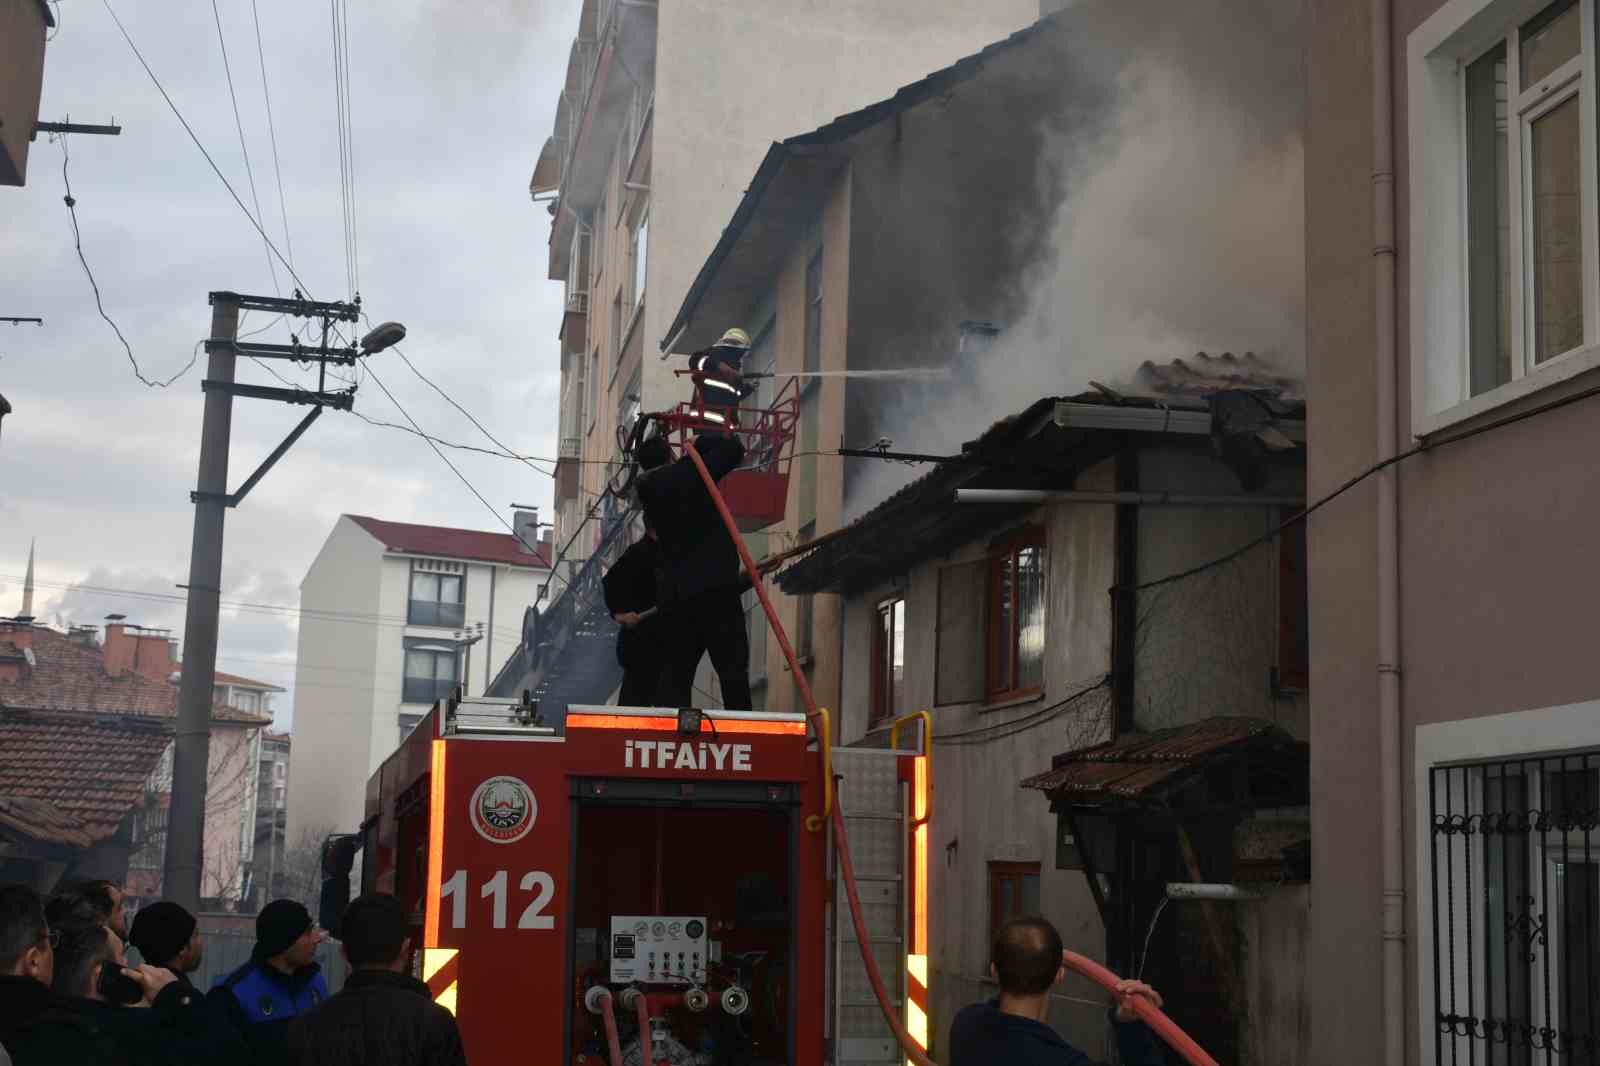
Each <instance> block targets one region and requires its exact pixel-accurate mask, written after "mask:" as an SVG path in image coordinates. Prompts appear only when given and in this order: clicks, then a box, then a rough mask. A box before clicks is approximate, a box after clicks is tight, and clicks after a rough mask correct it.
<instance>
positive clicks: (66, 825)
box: [0, 710, 172, 847]
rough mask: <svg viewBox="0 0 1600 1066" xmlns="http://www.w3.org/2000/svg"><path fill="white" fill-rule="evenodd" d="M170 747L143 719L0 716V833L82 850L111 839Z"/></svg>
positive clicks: (154, 724)
mask: <svg viewBox="0 0 1600 1066" xmlns="http://www.w3.org/2000/svg"><path fill="white" fill-rule="evenodd" d="M171 742H172V726H171V723H170V722H169V721H166V720H162V719H158V718H151V717H148V716H126V715H105V714H81V713H73V712H68V711H16V710H0V827H4V828H5V829H7V830H9V831H11V832H14V833H21V834H23V835H25V836H29V837H32V838H33V839H35V840H43V841H48V842H53V843H63V844H74V845H77V846H79V847H85V846H88V845H91V844H94V843H97V842H98V841H101V840H104V839H105V838H106V837H109V836H110V835H111V834H112V833H114V832H116V829H117V825H118V823H120V822H121V821H122V819H123V818H124V817H125V816H126V815H127V813H128V812H129V811H130V810H132V809H133V807H134V805H135V804H137V803H138V802H139V801H140V799H141V797H143V796H144V791H145V782H146V780H147V779H148V778H149V776H150V774H151V772H152V771H154V770H155V768H156V765H157V764H158V763H159V762H160V761H161V755H162V752H164V751H166V749H167V745H168V744H170V743H171Z"/></svg>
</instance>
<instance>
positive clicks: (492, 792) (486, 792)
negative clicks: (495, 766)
mask: <svg viewBox="0 0 1600 1066" xmlns="http://www.w3.org/2000/svg"><path fill="white" fill-rule="evenodd" d="M538 816H539V803H538V801H537V800H535V799H534V798H533V789H531V788H529V787H528V786H527V784H526V783H525V782H523V781H521V780H519V779H517V778H515V777H491V778H489V779H488V780H487V781H485V782H484V783H483V784H481V785H479V786H478V787H477V789H476V790H475V791H474V792H473V793H472V804H471V809H470V810H469V811H468V812H467V817H468V818H470V819H471V821H472V828H474V829H476V830H477V831H478V835H479V836H481V837H483V839H485V840H487V841H489V842H490V843H493V844H515V843H516V842H517V841H519V840H521V839H522V838H523V837H525V836H527V835H528V830H530V829H532V828H533V821H534V819H535V818H537V817H538Z"/></svg>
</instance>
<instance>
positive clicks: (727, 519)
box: [323, 376, 1216, 1066]
mask: <svg viewBox="0 0 1600 1066" xmlns="http://www.w3.org/2000/svg"><path fill="white" fill-rule="evenodd" d="M692 384H693V388H694V395H693V398H692V399H691V401H690V402H689V403H687V404H683V405H680V406H679V407H678V408H677V409H675V411H673V412H667V413H664V414H661V415H654V416H651V418H652V419H654V420H656V422H657V423H658V424H659V426H660V427H661V429H662V430H663V431H664V432H665V434H666V435H667V437H668V438H669V439H670V440H671V441H672V446H673V448H674V450H675V452H677V453H678V454H679V455H681V456H682V457H684V458H688V459H691V460H692V461H693V463H694V464H695V466H696V467H697V469H698V471H699V473H700V476H701V478H702V481H703V483H704V485H705V488H706V491H707V493H708V494H709V496H710V497H711V499H712V501H713V502H714V503H715V504H716V507H717V510H718V512H719V514H720V516H721V518H722V520H723V522H724V524H725V526H726V528H727V530H728V533H729V536H730V537H731V538H732V539H733V542H734V544H735V545H736V547H737V548H738V551H739V555H740V559H741V561H742V563H743V565H744V568H745V571H746V573H747V574H748V575H749V576H750V578H751V581H752V584H753V586H754V589H755V592H756V595H757V598H758V599H759V600H760V602H761V606H762V610H763V611H764V613H765V615H766V617H767V620H768V622H769V624H770V626H771V629H772V635H773V637H774V639H775V640H776V642H777V644H778V646H779V648H780V649H781V650H782V652H783V655H784V657H785V659H786V660H787V661H788V664H789V668H790V672H791V676H792V677H793V678H794V683H795V686H796V689H797V690H798V693H799V695H800V701H801V703H802V704H803V706H804V707H805V713H804V714H782V713H768V712H760V711H731V710H705V709H699V708H672V709H662V708H630V707H606V706H582V705H579V706H568V707H566V708H564V712H563V713H562V714H561V715H560V721H559V722H551V723H546V722H545V721H543V719H542V718H541V717H540V714H539V711H538V708H537V705H536V704H535V703H534V702H533V699H532V694H531V693H527V692H524V693H523V695H522V697H521V699H520V700H506V699H489V698H485V699H479V700H472V701H465V700H462V699H460V698H459V694H458V696H457V697H456V698H452V699H451V700H448V701H445V702H442V703H439V704H436V705H435V706H434V708H433V709H432V711H431V712H430V713H429V714H428V716H427V717H426V718H424V719H423V720H422V722H420V723H419V724H418V725H417V726H416V727H414V728H413V730H412V731H411V733H410V734H409V735H408V736H407V737H406V739H405V740H404V741H403V742H402V743H401V745H400V747H399V748H398V749H397V750H396V751H395V752H394V754H393V755H391V756H390V757H389V758H388V759H387V760H386V761H385V762H384V763H383V765H382V766H381V767H380V768H379V769H378V771H377V772H376V773H375V774H373V775H372V777H371V778H370V780H369V781H368V782H367V789H366V804H365V814H364V819H363V822H362V825H361V828H360V832H359V834H356V835H353V836H350V837H345V838H342V839H340V840H338V841H337V842H336V844H335V846H334V847H332V848H330V849H327V850H325V852H324V861H325V872H328V873H332V874H333V876H332V877H330V878H329V879H328V882H327V886H332V890H331V891H329V890H327V887H326V886H325V892H324V900H323V902H324V907H323V924H324V926H326V927H328V928H335V926H336V916H337V913H338V911H339V909H340V904H341V903H342V902H343V899H342V897H343V896H345V895H347V894H348V891H349V881H348V874H349V871H350V869H351V868H352V866H353V863H354V858H355V855H356V853H357V852H359V854H360V856H361V860H362V862H361V888H362V891H363V892H373V891H381V892H388V893H391V894H393V895H395V896H396V897H398V898H399V899H400V900H401V902H402V903H403V904H404V905H405V906H406V907H407V908H408V909H409V912H410V914H411V920H412V936H411V943H412V945H413V948H414V951H413V958H412V968H413V973H414V974H415V975H416V976H417V977H418V978H420V979H421V980H423V981H424V982H426V984H427V986H428V989H429V991H430V993H431V994H432V995H433V997H434V999H435V1000H436V1001H437V1002H438V1003H440V1004H441V1005H443V1006H444V1007H445V1008H447V1009H448V1010H450V1011H452V1012H453V1013H454V1014H455V1016H456V1019H457V1022H458V1024H459V1026H460V1029H461V1034H462V1039H463V1042H464V1043H465V1046H466V1052H467V1057H468V1059H469V1061H471V1062H472V1063H474V1064H475V1066H512V1064H517V1066H600V1064H605V1066H813V1064H820V1063H829V1064H831V1066H868V1064H882V1066H888V1064H891V1063H900V1062H910V1063H912V1064H915V1066H932V1063H931V1060H929V1058H928V1057H927V1054H926V1050H925V1049H926V1048H927V1046H928V1033H929V1019H928V1013H927V986H928V919H929V911H930V902H929V894H928V831H929V826H928V823H929V817H930V812H931V811H932V804H931V792H932V787H933V780H932V777H933V769H932V763H931V759H930V758H929V750H930V745H931V744H932V740H933V736H932V728H931V726H932V721H931V718H930V717H929V715H928V713H927V712H921V713H919V714H913V715H909V716H907V717H906V718H904V719H901V720H899V721H897V722H895V723H894V725H893V727H892V729H891V732H890V738H889V746H888V748H887V749H872V748H845V749H835V748H834V747H833V746H832V735H831V727H830V724H829V716H828V714H827V712H826V711H825V710H823V709H821V708H819V707H817V705H816V701H815V700H814V698H813V697H812V694H811V690H810V686H809V685H808V684H807V682H806V679H805V674H804V672H803V671H802V670H801V668H800V665H799V662H798V660H797V659H796V657H795V654H794V649H793V647H792V646H791V645H790V643H789V640H788V637H787V635H786V634H785V633H784V630H783V626H782V625H781V624H780V622H779V620H778V616H777V613H776V612H775V611H774V609H773V606H772V603H771V600H770V599H769V597H768V596H767V593H766V591H765V590H764V588H763V587H762V584H761V581H760V573H761V570H760V568H758V566H757V565H756V563H755V561H754V560H753V559H752V558H751V556H750V553H749V551H748V549H747V548H746V546H745V543H744V539H743V537H742V535H741V531H742V530H748V529H755V528H761V527H762V526H764V525H768V524H770V523H771V522H773V521H776V520H777V519H778V518H781V517H782V514H783V501H784V499H785V498H786V495H787V484H788V470H789V465H790V462H791V461H792V458H793V431H794V425H795V421H796V418H797V411H798V404H797V401H796V399H795V397H794V395H793V390H792V388H790V389H786V390H785V391H783V392H781V393H780V394H779V397H778V399H777V400H776V401H775V402H774V403H773V405H772V406H771V407H770V408H768V409H765V410H759V411H750V412H743V413H735V412H731V411H727V410H723V411H722V412H721V413H713V412H711V411H710V410H709V407H708V405H707V403H706V402H705V397H704V392H703V381H702V380H701V379H700V378H699V377H698V376H695V377H694V380H693V382H692ZM728 428H731V429H733V430H734V431H736V432H739V433H740V434H741V436H743V437H744V438H745V439H746V441H747V452H749V453H753V456H754V458H753V459H752V460H750V462H749V464H748V465H747V467H746V468H745V469H741V470H739V471H735V472H734V473H733V474H730V475H729V477H728V478H727V479H725V482H726V484H725V485H724V486H722V487H719V485H718V483H717V482H716V481H715V480H714V479H713V478H712V477H711V474H710V473H709V471H708V470H707V469H706V466H705V464H704V463H703V462H702V461H701V459H700V456H699V454H698V452H697V451H696V450H695V447H694V445H693V443H692V438H693V436H694V435H695V434H697V433H699V432H702V431H705V430H718V429H728ZM638 440H639V438H638V436H637V434H636V435H635V436H634V437H633V439H632V440H628V441H619V443H621V444H624V446H625V447H624V452H625V453H627V452H629V451H631V446H632V445H636V444H637V443H638ZM631 478H632V473H631V472H630V473H629V474H628V480H629V481H631ZM628 487H629V486H628V485H627V484H623V485H620V486H615V485H614V486H613V489H614V490H615V491H617V492H618V494H619V495H620V494H623V493H625V492H626V490H627V488H628ZM724 489H726V490H727V491H726V493H725V492H724ZM730 504H731V506H730ZM902 733H903V734H904V735H905V737H906V739H907V740H912V741H914V742H915V743H914V744H911V745H907V746H902V745H901V744H900V740H901V737H902ZM330 855H333V856H335V858H334V859H333V861H332V864H331V865H332V867H333V869H331V870H329V869H328V868H327V867H328V865H329V862H328V860H329V856H330ZM1064 961H1065V962H1066V963H1068V964H1069V965H1072V966H1074V967H1076V968H1077V969H1079V970H1080V971H1082V972H1083V973H1085V974H1087V975H1089V976H1090V977H1092V978H1093V979H1094V980H1096V981H1098V982H1100V983H1101V984H1102V985H1104V986H1106V987H1108V988H1110V987H1113V986H1114V985H1115V984H1116V980H1117V979H1116V977H1115V975H1113V974H1110V973H1109V972H1108V971H1106V970H1104V969H1103V968H1101V967H1099V966H1098V965H1097V964H1095V963H1093V962H1092V961H1090V960H1087V959H1083V958H1082V957H1080V956H1076V955H1074V954H1073V953H1071V952H1068V953H1067V956H1066V958H1065V960H1064ZM1132 1005H1133V1006H1134V1008H1135V1009H1136V1010H1137V1011H1138V1013H1139V1014H1140V1016H1141V1017H1144V1018H1145V1019H1146V1020H1147V1021H1148V1022H1149V1023H1150V1024H1151V1025H1152V1026H1153V1027H1154V1028H1155V1029H1156V1030H1157V1032H1158V1033H1160V1034H1161V1035H1162V1036H1163V1037H1164V1038H1165V1039H1167V1041H1168V1042H1169V1043H1170V1044H1171V1045H1172V1046H1173V1047H1174V1048H1175V1049H1177V1050H1178V1051H1179V1053H1180V1054H1181V1055H1182V1056H1183V1057H1184V1059H1185V1060H1186V1061H1188V1062H1190V1063H1192V1064H1194V1066H1216V1064H1215V1062H1214V1060H1212V1059H1211V1058H1210V1057H1209V1056H1207V1055H1206V1054H1205V1053H1204V1052H1203V1051H1202V1050H1201V1049H1200V1048H1198V1047H1197V1046H1195V1045H1194V1044H1193V1042H1192V1041H1190V1040H1188V1038H1187V1037H1186V1036H1185V1035H1184V1034H1183V1033H1182V1032H1181V1030H1178V1029H1177V1028H1176V1026H1174V1025H1172V1023H1171V1021H1170V1019H1167V1018H1166V1017H1165V1016H1164V1015H1162V1014H1160V1012H1159V1011H1158V1010H1156V1009H1155V1008H1154V1007H1153V1006H1152V1005H1150V1004H1149V1002H1148V1001H1147V1000H1143V999H1136V1000H1135V1002H1134V1003H1133V1004H1132Z"/></svg>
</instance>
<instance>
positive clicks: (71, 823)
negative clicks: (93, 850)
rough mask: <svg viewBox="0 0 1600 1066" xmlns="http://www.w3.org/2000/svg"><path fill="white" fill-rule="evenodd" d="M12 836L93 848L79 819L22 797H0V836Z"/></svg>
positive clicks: (41, 802) (37, 801) (47, 804)
mask: <svg viewBox="0 0 1600 1066" xmlns="http://www.w3.org/2000/svg"><path fill="white" fill-rule="evenodd" d="M13 834H15V835H18V836H23V837H27V838H28V839H30V840H36V841H40V842H43V843H49V844H64V845H66V846H68V847H74V848H88V847H93V846H94V844H95V837H94V835H93V834H91V833H90V832H89V830H88V829H87V828H86V827H85V826H84V824H83V819H81V818H75V817H73V816H72V815H70V814H64V813H62V811H61V809H60V808H58V807H57V806H56V805H55V804H53V803H49V802H46V801H45V800H36V799H28V798H27V797H25V796H0V836H9V835H13Z"/></svg>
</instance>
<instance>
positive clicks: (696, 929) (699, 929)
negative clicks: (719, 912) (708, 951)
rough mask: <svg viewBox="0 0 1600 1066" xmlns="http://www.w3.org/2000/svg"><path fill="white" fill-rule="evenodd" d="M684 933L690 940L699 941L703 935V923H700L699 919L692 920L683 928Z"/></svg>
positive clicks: (704, 929) (704, 928)
mask: <svg viewBox="0 0 1600 1066" xmlns="http://www.w3.org/2000/svg"><path fill="white" fill-rule="evenodd" d="M684 932H686V933H688V934H689V939H690V940H699V939H700V938H701V937H702V936H704V935H705V932H706V927H705V923H703V922H701V921H700V920H699V919H692V920H691V921H690V922H689V924H688V925H687V926H686V927H685V928H684Z"/></svg>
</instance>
